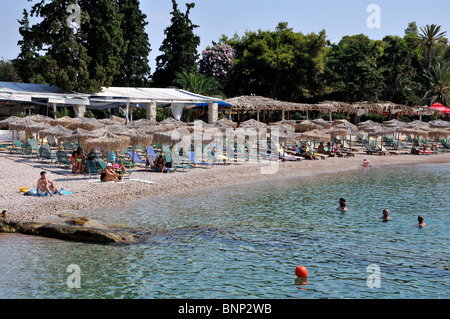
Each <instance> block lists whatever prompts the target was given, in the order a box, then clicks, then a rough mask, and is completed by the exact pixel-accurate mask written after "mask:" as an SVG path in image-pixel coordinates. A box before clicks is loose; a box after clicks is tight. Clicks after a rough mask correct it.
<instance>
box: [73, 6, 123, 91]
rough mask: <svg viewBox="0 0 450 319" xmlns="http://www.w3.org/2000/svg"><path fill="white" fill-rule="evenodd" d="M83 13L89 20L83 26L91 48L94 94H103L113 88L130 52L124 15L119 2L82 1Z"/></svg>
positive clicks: (91, 73)
mask: <svg viewBox="0 0 450 319" xmlns="http://www.w3.org/2000/svg"><path fill="white" fill-rule="evenodd" d="M79 4H80V7H81V10H82V11H84V12H86V13H87V14H88V15H89V20H88V21H85V22H84V23H82V25H81V31H82V33H83V34H84V37H85V41H84V45H85V46H86V48H87V51H88V56H89V57H90V58H91V61H90V63H89V70H90V84H91V85H90V87H91V88H90V91H92V92H99V91H100V90H101V88H102V87H103V86H105V87H110V86H111V85H112V83H113V80H114V77H115V76H116V75H117V74H118V73H119V70H120V68H121V67H122V64H123V55H124V53H125V52H126V47H125V45H124V43H125V42H124V38H123V32H122V25H121V24H122V20H123V18H124V17H123V14H121V13H120V12H119V7H118V5H117V2H116V1H115V0H96V1H92V0H82V1H80V2H79Z"/></svg>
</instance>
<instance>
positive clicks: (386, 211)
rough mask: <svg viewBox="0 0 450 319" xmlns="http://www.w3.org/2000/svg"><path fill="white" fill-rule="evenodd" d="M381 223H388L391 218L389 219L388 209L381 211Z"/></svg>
mask: <svg viewBox="0 0 450 319" xmlns="http://www.w3.org/2000/svg"><path fill="white" fill-rule="evenodd" d="M380 219H381V220H382V221H383V222H388V221H389V220H391V219H392V218H391V217H389V209H387V208H386V209H383V216H382V217H381V218H380Z"/></svg>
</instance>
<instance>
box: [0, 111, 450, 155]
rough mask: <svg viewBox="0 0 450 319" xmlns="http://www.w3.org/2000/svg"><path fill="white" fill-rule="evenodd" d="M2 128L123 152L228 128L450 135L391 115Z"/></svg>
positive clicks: (314, 137) (32, 120)
mask: <svg viewBox="0 0 450 319" xmlns="http://www.w3.org/2000/svg"><path fill="white" fill-rule="evenodd" d="M0 128H8V129H9V130H12V131H25V132H26V135H27V136H32V135H33V134H37V136H38V138H39V139H40V140H41V143H42V141H43V139H45V138H48V137H53V138H55V139H56V140H57V141H58V143H61V142H62V141H69V142H78V144H79V145H83V148H84V150H86V151H89V150H92V149H101V150H102V151H105V152H106V151H122V150H124V149H126V148H127V147H128V146H132V147H133V148H135V147H136V146H137V145H140V146H144V147H147V146H150V145H152V144H168V145H172V146H173V145H174V144H175V143H178V142H179V141H181V140H183V139H187V140H188V141H193V140H200V141H201V142H202V143H204V144H209V143H211V142H212V141H215V140H217V138H218V137H223V136H224V133H225V132H230V131H231V132H232V133H233V134H234V135H235V136H237V135H239V134H242V135H245V136H249V135H252V134H255V135H256V137H257V138H258V139H261V138H262V137H263V135H264V134H265V135H266V136H267V137H270V138H275V137H276V138H277V139H278V141H280V143H285V142H286V141H288V140H300V141H310V142H314V143H316V142H324V143H326V142H328V141H331V140H332V139H333V138H334V137H337V136H340V137H347V136H350V147H351V141H352V137H353V136H357V135H358V136H364V135H365V134H366V135H367V136H369V137H372V138H379V137H381V138H382V137H383V136H385V135H392V134H398V135H400V134H407V135H413V136H414V138H416V137H422V138H424V137H425V138H427V137H434V138H436V139H438V138H448V137H449V136H450V122H447V121H443V120H436V121H431V122H428V123H427V122H422V121H414V122H411V123H405V122H401V121H398V120H390V121H386V122H384V123H382V124H381V123H376V122H373V121H370V120H368V121H365V122H361V123H359V124H358V125H354V124H352V123H350V122H348V121H347V120H335V121H333V122H332V123H330V122H327V121H324V120H322V119H317V120H306V121H302V122H300V123H297V122H296V121H289V120H284V121H280V122H277V123H271V124H265V123H262V122H259V121H256V120H253V119H252V120H248V121H245V122H242V123H241V124H240V125H239V126H238V124H237V123H236V122H233V121H230V120H228V119H222V120H219V121H218V122H217V123H216V124H214V125H211V124H206V123H204V122H201V123H198V122H194V123H184V122H180V121H177V120H175V119H173V118H171V119H167V120H165V121H162V122H159V123H158V122H156V121H151V120H145V119H143V120H138V121H134V122H130V123H129V124H125V122H124V121H123V119H121V118H117V117H112V118H110V119H103V120H97V119H92V118H69V117H63V118H60V119H51V118H49V117H46V116H42V115H34V116H29V117H25V118H18V117H14V116H13V117H9V118H7V119H6V120H3V121H0Z"/></svg>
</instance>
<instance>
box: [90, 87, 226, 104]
mask: <svg viewBox="0 0 450 319" xmlns="http://www.w3.org/2000/svg"><path fill="white" fill-rule="evenodd" d="M90 101H91V105H95V103H131V104H146V103H152V102H156V103H157V104H158V105H165V104H178V103H180V104H194V103H209V102H217V101H221V100H219V99H215V98H212V97H208V96H202V95H198V94H193V93H190V92H187V91H184V90H180V89H165V88H163V89H161V88H125V87H111V88H103V89H102V91H101V92H99V93H96V94H93V95H91V97H90Z"/></svg>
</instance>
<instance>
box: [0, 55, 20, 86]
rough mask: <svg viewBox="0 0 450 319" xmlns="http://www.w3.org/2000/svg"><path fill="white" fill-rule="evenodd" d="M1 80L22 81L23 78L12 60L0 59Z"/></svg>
mask: <svg viewBox="0 0 450 319" xmlns="http://www.w3.org/2000/svg"><path fill="white" fill-rule="evenodd" d="M0 81H3V82H20V81H21V78H20V76H19V73H18V72H17V70H16V68H15V66H14V63H12V62H11V61H5V60H0Z"/></svg>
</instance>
